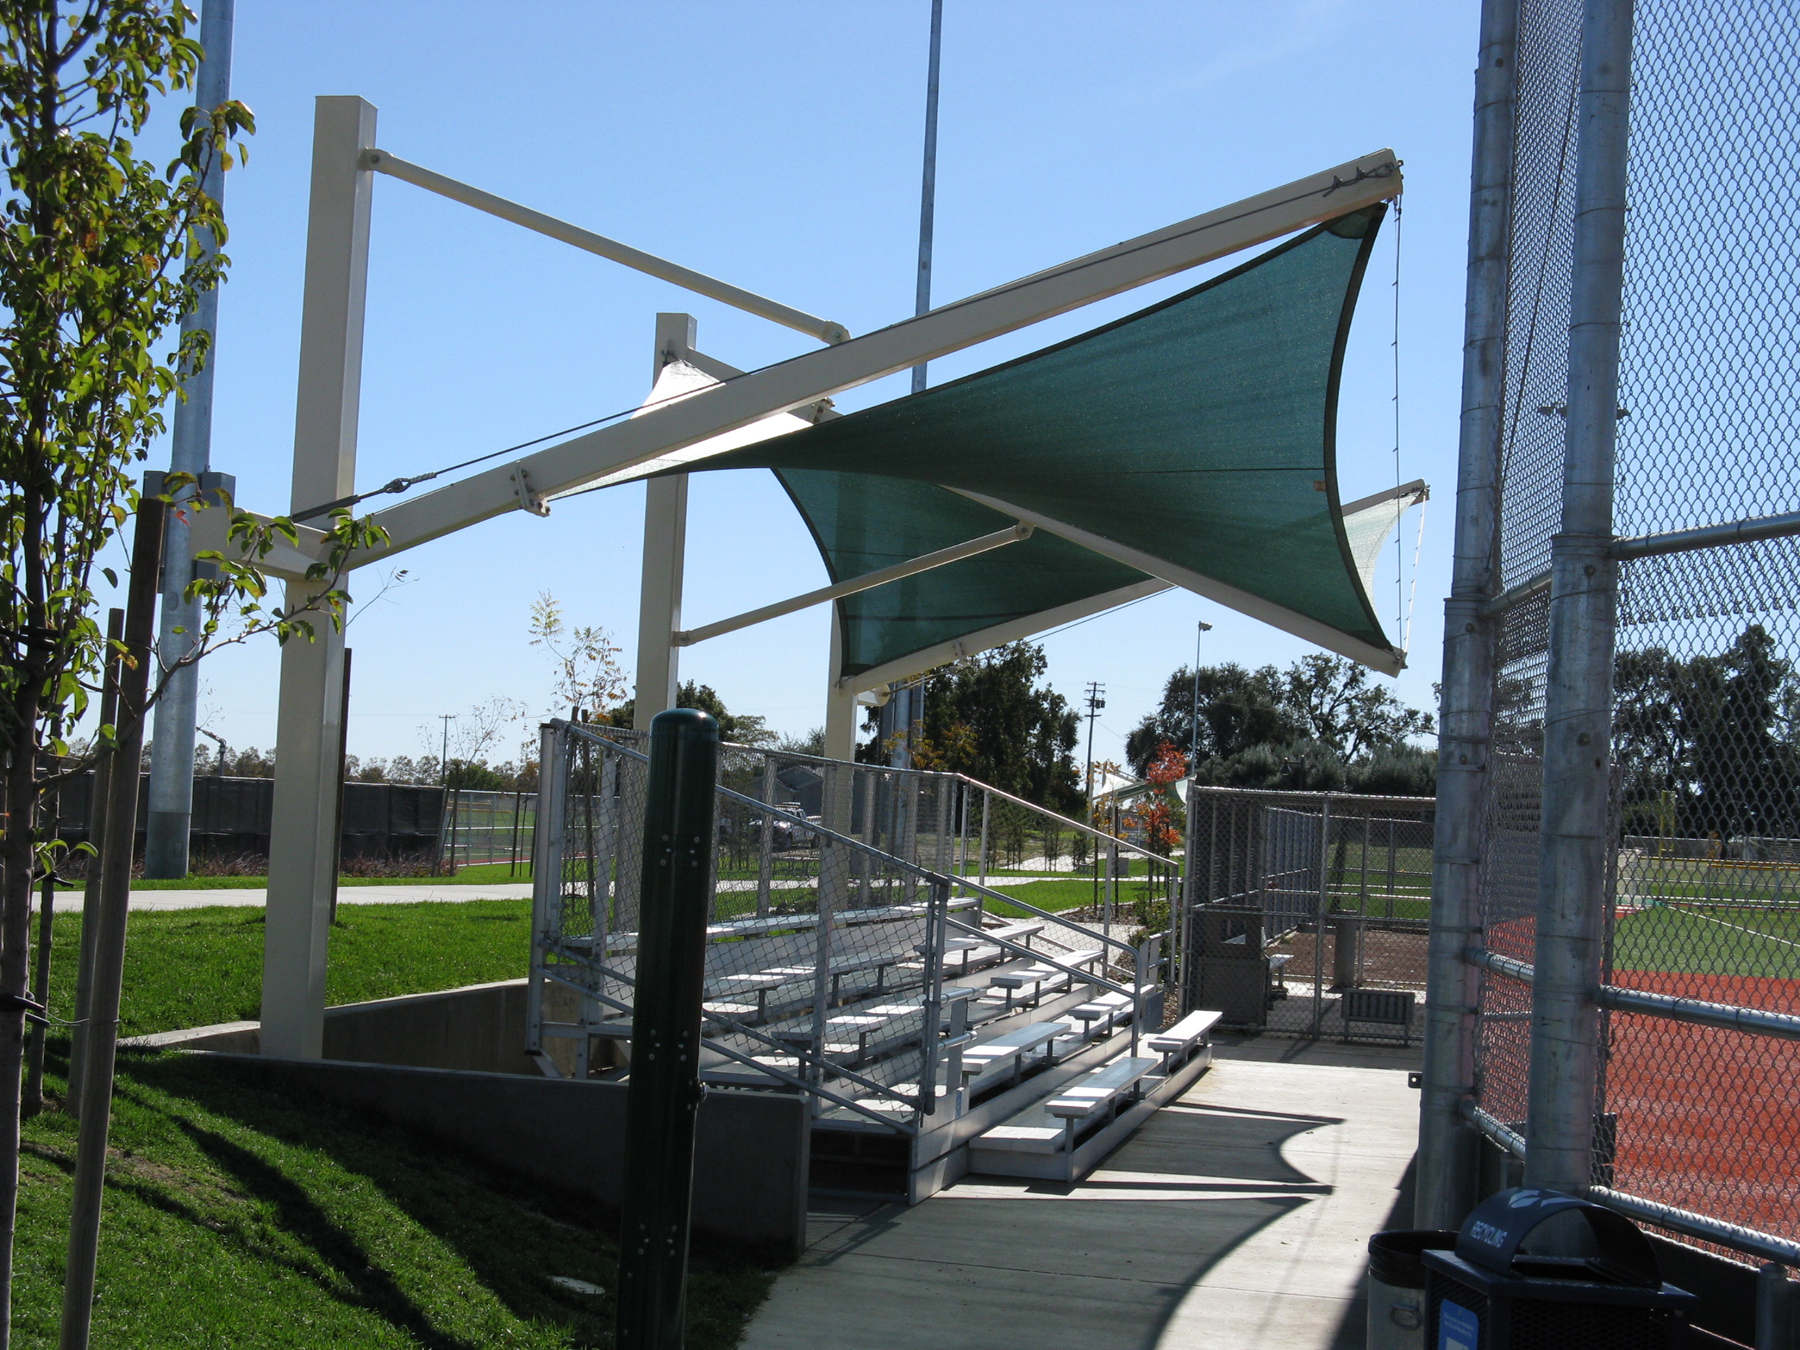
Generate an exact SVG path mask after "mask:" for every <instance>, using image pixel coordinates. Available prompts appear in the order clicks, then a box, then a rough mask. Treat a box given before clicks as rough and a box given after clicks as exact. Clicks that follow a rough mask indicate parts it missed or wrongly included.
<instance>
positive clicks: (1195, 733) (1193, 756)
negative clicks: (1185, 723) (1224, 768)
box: [1188, 619, 1212, 777]
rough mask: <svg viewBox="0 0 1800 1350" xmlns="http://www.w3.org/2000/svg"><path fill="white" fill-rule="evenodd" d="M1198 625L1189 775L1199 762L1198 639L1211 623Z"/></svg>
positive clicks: (1189, 738)
mask: <svg viewBox="0 0 1800 1350" xmlns="http://www.w3.org/2000/svg"><path fill="white" fill-rule="evenodd" d="M1199 624H1200V626H1199V627H1198V628H1196V629H1195V630H1194V710H1193V712H1192V713H1191V714H1190V716H1191V717H1192V718H1193V723H1192V725H1191V726H1189V727H1188V774H1189V776H1190V777H1191V776H1192V775H1193V772H1194V766H1195V765H1196V764H1198V763H1199V762H1200V639H1201V638H1202V637H1203V636H1204V635H1206V634H1207V633H1210V632H1212V625H1211V624H1210V623H1208V622H1207V621H1206V620H1205V619H1201V620H1200V621H1199Z"/></svg>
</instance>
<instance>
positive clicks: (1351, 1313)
mask: <svg viewBox="0 0 1800 1350" xmlns="http://www.w3.org/2000/svg"><path fill="white" fill-rule="evenodd" d="M1418 1170H1419V1160H1418V1158H1417V1157H1415V1158H1414V1159H1413V1160H1412V1161H1411V1162H1409V1163H1407V1164H1406V1173H1405V1175H1403V1176H1402V1177H1401V1178H1400V1184H1399V1185H1398V1186H1397V1187H1395V1189H1394V1207H1393V1208H1392V1209H1390V1210H1389V1211H1388V1216H1387V1218H1386V1219H1385V1220H1384V1221H1383V1222H1382V1225H1381V1227H1380V1228H1378V1229H1376V1230H1375V1231H1376V1232H1381V1233H1384V1232H1386V1231H1387V1230H1388V1229H1390V1228H1411V1227H1412V1226H1413V1195H1414V1192H1415V1190H1416V1189H1417V1180H1418ZM1368 1343H1369V1293H1368V1288H1367V1286H1366V1285H1365V1286H1362V1287H1359V1288H1358V1290H1357V1292H1356V1299H1355V1301H1354V1302H1352V1303H1351V1304H1350V1306H1349V1307H1348V1308H1346V1309H1345V1310H1344V1320H1343V1321H1342V1322H1340V1323H1338V1329H1337V1334H1336V1335H1335V1336H1333V1337H1332V1339H1331V1350H1366V1347H1367V1346H1368Z"/></svg>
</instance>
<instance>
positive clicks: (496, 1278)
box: [15, 900, 772, 1350]
mask: <svg viewBox="0 0 1800 1350" xmlns="http://www.w3.org/2000/svg"><path fill="white" fill-rule="evenodd" d="M340 914H341V916H342V917H341V919H340V921H339V924H338V925H337V926H336V927H335V928H334V929H333V930H332V934H331V968H330V975H329V978H328V984H327V998H328V1000H329V1001H330V1002H332V1003H345V1002H355V1001H358V1000H362V999H370V998H382V997H387V996H391V995H397V994H406V993H417V992H422V991H425V990H430V989H442V988H446V987H450V986H454V985H459V984H470V983H475V982H479V981H484V980H496V979H507V978H511V977H514V976H517V975H519V974H521V973H522V972H523V969H524V963H525V951H526V942H527V935H528V933H529V930H530V906H529V903H528V902H526V901H512V900H501V901H473V902H469V903H462V904H419V905H391V906H386V905H384V906H366V907H365V906H357V907H354V908H348V909H346V910H343V911H340ZM79 933H80V918H79V916H66V917H64V918H62V919H59V920H58V921H57V924H56V942H57V946H56V950H55V953H54V971H55V973H54V978H53V982H52V987H51V1000H52V1007H53V1009H54V1010H55V1011H56V1012H57V1013H58V1014H59V1015H60V1016H64V1017H67V1016H69V1015H70V1002H71V999H72V985H73V981H74V969H73V966H74V963H73V956H74V953H75V951H76V948H77V945H78V942H79ZM262 939H263V916H262V912H261V911H260V910H245V909H198V910H184V911H179V912H175V913H142V912H140V913H136V914H133V915H132V916H131V919H130V943H129V946H128V949H127V951H128V955H127V962H126V975H125V990H124V1006H123V1010H122V1011H123V1022H124V1027H123V1029H124V1031H125V1032H126V1034H139V1033H144V1032H150V1031H162V1030H169V1029H172V1028H175V1027H184V1026H196V1025H204V1024H207V1023H211V1022H224V1021H236V1020H240V1019H244V1018H253V1017H255V1016H256V1015H257V1002H258V998H259V990H260V984H261V973H262ZM65 1053H66V1052H65V1047H64V1045H63V1043H62V1042H61V1041H60V1040H58V1041H53V1042H52V1046H51V1056H50V1069H51V1073H50V1075H49V1083H48V1086H49V1088H50V1090H51V1093H52V1096H53V1100H54V1101H60V1098H61V1093H62V1089H63V1081H62V1078H61V1074H62V1072H63V1070H64V1067H65V1065H64V1055H65ZM112 1142H113V1160H112V1164H111V1167H110V1169H109V1175H108V1179H107V1191H106V1217H105V1224H104V1227H103V1230H102V1246H101V1264H100V1283H99V1290H100V1294H99V1299H98V1301H97V1303H96V1306H95V1328H94V1338H95V1344H97V1345H107V1346H117V1347H125V1348H127V1350H162V1348H163V1347H174V1346H180V1347H188V1346H194V1347H219V1350H225V1348H226V1347H230V1348H231V1350H239V1348H241V1347H258V1348H260V1347H296V1350H298V1348H299V1347H306V1348H307V1350H312V1347H317V1346H333V1347H339V1346H343V1347H359V1348H360V1347H370V1348H371V1350H375V1348H377V1347H379V1348H381V1350H386V1347H413V1346H429V1347H442V1348H444V1350H462V1348H463V1347H471V1348H472V1347H478V1346H479V1347H485V1346H509V1347H511V1346H518V1347H562V1346H604V1345H610V1344H611V1343H612V1338H611V1328H612V1318H613V1305H612V1300H611V1291H613V1290H614V1289H615V1288H616V1287H617V1280H616V1271H615V1264H614V1262H615V1248H614V1244H613V1241H612V1222H613V1221H612V1220H611V1219H606V1218H602V1219H600V1220H599V1221H598V1222H597V1220H596V1215H595V1214H594V1212H593V1206H592V1205H591V1204H590V1203H588V1202H585V1201H580V1200H577V1199H573V1198H571V1197H568V1196H565V1195H562V1194H560V1193H558V1192H556V1191H554V1190H552V1189H551V1188H548V1187H543V1186H538V1185H534V1184H531V1183H524V1182H519V1181H516V1180H514V1179H512V1178H509V1177H507V1176H505V1175H503V1174H501V1173H498V1172H495V1171H493V1170H491V1169H488V1168H485V1167H483V1166H482V1165H480V1164H476V1163H473V1162H470V1161H469V1160H467V1159H464V1158H462V1157H461V1156H459V1155H457V1154H455V1153H453V1152H449V1151H446V1150H444V1149H442V1148H440V1147H438V1146H436V1145H434V1144H433V1143H431V1142H430V1141H429V1140H426V1139H423V1138H420V1137H418V1136H415V1135H411V1134H409V1133H407V1132H406V1131H403V1130H400V1129H397V1128H394V1127H390V1126H385V1125H382V1124H379V1123H375V1122H372V1121H370V1120H368V1119H366V1118H363V1117H360V1116H358V1115H357V1114H356V1113H354V1112H350V1111H347V1110H344V1109H342V1108H338V1107H334V1106H331V1105H329V1104H327V1103H324V1102H319V1101H313V1100H306V1099H296V1098H290V1097H287V1096H284V1095H283V1094H281V1093H280V1092H279V1091H276V1090H275V1089H273V1088H271V1087H267V1086H263V1085H261V1084H260V1083H258V1082H257V1081H256V1079H255V1078H254V1076H253V1075H252V1076H249V1077H246V1076H245V1075H244V1074H243V1073H242V1071H241V1070H240V1069H236V1068H233V1067H232V1066H230V1065H221V1064H218V1063H215V1062H209V1061H207V1060H206V1059H204V1058H202V1057H197V1056H188V1055H179V1054H173V1053H162V1054H157V1053H150V1052H131V1051H127V1052H125V1053H124V1054H122V1055H121V1059H120V1077H119V1089H118V1100H117V1107H116V1111H115V1115H114V1124H113V1132H112ZM74 1149H75V1125H74V1122H73V1121H71V1120H69V1119H68V1118H67V1117H66V1116H64V1115H62V1114H61V1113H60V1112H59V1111H57V1110H55V1109H52V1110H51V1111H49V1112H47V1113H46V1114H45V1115H43V1116H40V1117H38V1118H36V1119H34V1120H32V1121H30V1122H29V1123H28V1124H27V1126H26V1138H25V1156H24V1160H23V1163H22V1173H23V1177H22V1180H23V1189H22V1192H21V1198H20V1214H19V1224H20V1228H19V1243H18V1251H19V1264H18V1272H17V1279H18V1283H17V1286H16V1295H15V1297H16V1303H15V1318H16V1321H15V1326H16V1328H17V1330H18V1338H17V1340H16V1341H15V1344H17V1345H20V1346H22V1347H33V1348H34V1350H35V1347H48V1346H51V1345H54V1344H55V1342H56V1318H57V1315H58V1309H59V1307H60V1301H61V1288H62V1266H63V1253H64V1250H65V1244H66V1242H67V1232H68V1203H69V1185H70V1179H71V1174H72V1170H73V1159H74ZM552 1276H563V1277H566V1278H570V1279H574V1280H580V1281H586V1282H588V1283H590V1284H594V1285H598V1286H599V1287H600V1288H601V1289H602V1290H604V1291H606V1292H605V1293H603V1294H600V1295H594V1294H586V1293H579V1292H575V1291H572V1290H569V1289H567V1288H565V1287H562V1286H559V1285H558V1284H556V1283H555V1282H554V1281H553V1280H552V1279H551V1277H552ZM771 1279H772V1276H771V1275H770V1273H769V1272H768V1270H767V1269H765V1268H764V1267H763V1266H761V1265H759V1264H757V1263H756V1262H755V1261H753V1260H749V1259H746V1258H745V1257H743V1256H741V1255H735V1254H733V1253H730V1252H726V1251H720V1250H713V1249H707V1248H704V1247H702V1248H700V1249H698V1250H697V1253H696V1262H695V1268H694V1273H693V1275H692V1277H691V1279H690V1286H689V1305H688V1306H689V1313H688V1323H689V1333H688V1344H689V1345H690V1346H695V1347H702V1346H704V1347H708V1350H714V1348H718V1350H722V1348H723V1347H727V1346H731V1345H735V1344H736V1343H737V1339H738V1336H739V1334H740V1332H741V1329H742V1326H743V1324H744V1322H745V1320H746V1319H747V1318H748V1316H749V1315H750V1313H751V1312H752V1311H754V1309H755V1307H756V1306H757V1304H758V1303H760V1302H761V1301H762V1298H763V1297H764V1295H765V1294H766V1292H767V1289H768V1285H769V1282H770V1280H771Z"/></svg>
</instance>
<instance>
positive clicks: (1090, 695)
mask: <svg viewBox="0 0 1800 1350" xmlns="http://www.w3.org/2000/svg"><path fill="white" fill-rule="evenodd" d="M1105 693H1106V686H1105V685H1103V684H1101V683H1100V682H1099V681H1098V680H1089V681H1088V687H1087V724H1088V746H1087V799H1088V824H1089V825H1092V824H1093V823H1094V722H1095V720H1096V719H1097V718H1098V717H1099V716H1100V710H1101V709H1102V708H1104V707H1105V706H1106V699H1105V697H1104V695H1105Z"/></svg>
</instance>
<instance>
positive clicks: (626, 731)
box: [548, 718, 962, 781]
mask: <svg viewBox="0 0 1800 1350" xmlns="http://www.w3.org/2000/svg"><path fill="white" fill-rule="evenodd" d="M548 725H550V726H564V725H566V726H572V727H575V728H576V729H577V730H579V731H581V732H582V733H583V734H585V735H588V736H589V738H590V739H596V740H607V741H615V742H624V741H641V740H644V739H646V738H647V737H648V736H649V734H650V733H649V732H647V731H639V730H638V729H637V728H636V727H609V726H602V725H600V724H599V723H595V722H567V723H565V722H563V721H561V720H559V719H554V718H553V719H552V720H551V721H550V722H549V723H548ZM719 749H721V750H732V751H738V752H741V753H743V754H747V755H765V756H768V757H769V758H771V759H781V760H787V761H789V762H791V763H795V764H817V765H820V766H822V767H825V768H841V767H848V768H851V769H854V770H856V771H858V772H861V773H892V774H904V775H906V776H908V777H911V778H937V779H948V780H952V781H954V780H955V779H957V778H960V777H961V776H962V775H960V774H954V773H945V772H943V771H942V770H940V769H902V768H896V767H895V766H894V765H892V764H861V763H858V762H856V761H854V760H846V759H831V758H828V757H827V756H825V755H815V754H812V753H810V752H808V751H805V750H780V749H777V748H776V747H774V746H769V745H745V744H744V743H743V742H742V741H723V740H722V741H720V742H719Z"/></svg>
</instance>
